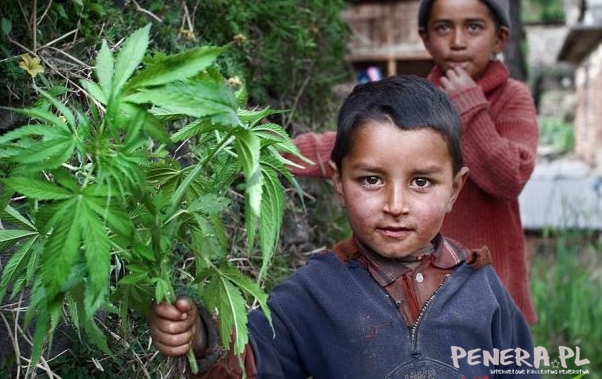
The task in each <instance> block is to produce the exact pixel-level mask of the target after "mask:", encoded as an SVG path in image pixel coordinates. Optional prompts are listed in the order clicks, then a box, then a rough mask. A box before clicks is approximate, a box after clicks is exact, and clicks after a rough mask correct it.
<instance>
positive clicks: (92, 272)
mask: <svg viewBox="0 0 602 379" xmlns="http://www.w3.org/2000/svg"><path fill="white" fill-rule="evenodd" d="M85 204H86V202H83V203H82V212H81V223H82V224H83V229H82V235H83V246H84V255H85V257H86V266H87V268H88V279H89V280H88V281H87V285H86V296H85V299H84V303H85V312H86V317H88V318H90V317H92V316H93V315H94V313H95V312H96V310H97V309H98V308H99V307H100V306H101V305H102V304H103V302H104V301H105V296H106V295H107V292H108V289H109V275H110V272H111V241H110V240H109V238H108V237H107V232H106V228H105V226H104V225H103V224H102V223H101V222H100V221H99V219H98V217H97V216H96V215H95V214H94V213H92V210H90V209H89V208H88V207H87V206H85Z"/></svg>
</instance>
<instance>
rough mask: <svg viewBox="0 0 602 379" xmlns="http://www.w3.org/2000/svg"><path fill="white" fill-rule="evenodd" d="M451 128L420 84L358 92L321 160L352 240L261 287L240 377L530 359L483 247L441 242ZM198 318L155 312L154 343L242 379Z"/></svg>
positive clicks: (194, 313) (452, 188) (427, 374)
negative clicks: (263, 305)
mask: <svg viewBox="0 0 602 379" xmlns="http://www.w3.org/2000/svg"><path fill="white" fill-rule="evenodd" d="M460 134H461V130H460V120H459V117H458V114H457V112H456V109H455V108H454V105H453V103H451V101H450V100H449V99H448V97H447V96H446V95H445V93H444V92H443V91H441V90H439V89H437V88H436V87H435V86H434V85H433V84H431V83H430V82H428V81H427V80H426V79H421V78H418V77H414V76H399V77H391V78H388V79H384V80H382V81H378V82H371V83H366V84H362V85H358V86H356V87H355V89H354V90H353V92H352V93H351V94H350V95H349V96H348V97H347V98H346V100H345V102H344V103H343V105H342V107H341V109H340V112H339V116H338V127H337V135H336V141H335V144H334V149H333V150H332V160H331V163H330V165H331V169H332V171H333V173H334V175H333V180H334V183H335V185H336V190H337V194H338V198H339V201H340V204H341V206H342V207H343V208H344V209H345V210H346V213H347V218H348V221H349V223H350V226H351V229H352V231H353V236H352V237H351V239H349V240H347V241H343V242H341V243H339V244H337V245H336V246H335V247H334V249H333V250H332V251H324V252H322V253H318V254H317V255H315V256H313V257H312V258H310V259H309V261H308V263H307V265H306V266H304V267H302V268H300V269H298V270H297V271H296V272H295V273H293V274H292V275H291V276H290V277H289V278H288V279H287V280H285V281H284V282H283V283H281V284H280V285H278V286H277V287H276V288H274V290H272V291H271V292H270V296H269V300H268V306H269V308H270V311H271V314H272V321H273V329H272V327H270V325H269V323H268V321H267V320H266V318H265V316H264V314H263V313H262V312H261V311H260V310H253V311H251V313H250V314H249V320H248V327H249V339H250V343H249V345H248V346H247V348H246V349H245V353H244V356H243V357H242V362H244V367H245V370H246V374H247V377H248V378H270V379H275V378H280V379H305V378H309V377H311V378H313V379H339V378H346V379H366V378H389V379H394V378H432V379H462V378H467V379H472V378H493V377H494V376H495V377H496V378H510V377H513V376H514V374H513V372H514V371H513V370H516V369H518V368H522V369H524V368H529V366H531V365H532V364H533V363H532V362H533V361H532V359H531V358H530V357H532V356H533V346H532V342H531V337H530V334H529V328H528V325H527V323H526V321H525V320H524V319H523V317H522V315H521V313H520V311H519V310H518V308H516V306H515V304H514V303H513V301H512V299H511V298H510V296H509V295H508V293H507V292H506V290H505V289H504V287H503V285H502V284H501V282H500V281H499V278H498V277H497V275H496V274H495V271H494V270H493V268H492V267H491V266H488V265H487V257H488V256H487V254H486V252H485V251H469V250H467V249H465V248H463V247H462V246H461V245H460V244H459V243H457V242H455V241H453V240H451V239H448V238H446V237H444V236H443V235H441V234H440V227H441V225H442V223H443V218H444V216H445V215H446V214H447V213H448V212H450V211H451V209H452V206H453V204H454V202H455V201H456V199H457V198H458V195H459V194H460V189H461V188H462V186H463V184H464V182H465V180H466V178H467V176H468V169H467V168H466V167H464V165H463V158H462V149H461V143H460ZM201 313H204V314H205V316H204V317H200V316H199V312H198V310H197V308H196V306H195V305H194V304H193V303H192V302H191V300H190V299H186V298H183V299H179V300H178V301H177V302H176V303H175V304H174V305H171V304H165V303H163V304H158V305H154V306H153V308H152V312H151V317H150V321H149V323H150V330H151V335H152V337H153V342H154V344H155V345H156V346H157V348H158V349H159V350H160V351H161V353H163V354H165V355H169V356H178V355H182V354H185V353H186V352H187V351H188V349H189V348H190V347H191V346H192V347H193V349H194V351H195V352H196V355H197V357H198V358H199V359H200V360H201V361H200V366H201V367H203V368H204V370H203V372H201V373H200V374H199V376H198V377H200V378H213V379H217V378H240V377H241V375H242V372H241V368H240V367H239V361H238V360H237V359H236V357H234V356H233V355H232V353H229V354H228V355H226V356H225V357H224V356H221V355H220V354H219V351H220V349H219V346H216V345H215V340H216V338H215V334H216V332H215V325H214V323H213V322H212V321H211V318H210V317H207V315H206V311H203V312H201ZM208 336H213V337H211V338H208ZM208 340H213V341H212V342H211V343H209V342H208ZM476 349H478V350H476ZM207 352H208V353H209V356H207ZM216 352H217V353H216ZM475 352H479V353H476V354H475ZM485 352H486V353H487V354H489V355H490V356H491V357H497V359H495V358H494V359H493V361H491V360H485V358H484V357H485V354H486V353H485ZM502 352H505V353H503V354H506V355H505V357H506V358H504V359H500V354H502ZM508 352H511V354H507V353H508ZM469 353H470V355H469ZM489 355H488V356H489ZM469 356H470V358H469ZM494 361H495V362H494ZM492 370H498V371H496V372H497V373H503V374H496V375H493V372H494V371H492ZM528 372H529V371H527V370H524V371H523V373H524V375H521V378H529V377H537V375H533V374H528Z"/></svg>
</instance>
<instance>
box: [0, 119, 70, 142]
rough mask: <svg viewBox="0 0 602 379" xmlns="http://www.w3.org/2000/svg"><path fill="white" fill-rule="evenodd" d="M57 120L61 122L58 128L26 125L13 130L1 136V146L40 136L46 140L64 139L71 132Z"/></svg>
mask: <svg viewBox="0 0 602 379" xmlns="http://www.w3.org/2000/svg"><path fill="white" fill-rule="evenodd" d="M57 120H58V122H59V124H58V126H59V127H58V128H57V127H54V126H56V125H54V126H49V125H26V126H21V127H20V128H17V129H14V130H11V131H10V132H8V133H5V134H4V135H1V136H0V145H4V144H7V143H9V142H11V141H14V140H19V139H22V138H24V137H37V136H40V137H44V138H64V137H65V136H66V135H70V132H69V131H68V130H67V129H66V128H65V124H63V123H62V122H61V121H60V120H59V119H58V118H57Z"/></svg>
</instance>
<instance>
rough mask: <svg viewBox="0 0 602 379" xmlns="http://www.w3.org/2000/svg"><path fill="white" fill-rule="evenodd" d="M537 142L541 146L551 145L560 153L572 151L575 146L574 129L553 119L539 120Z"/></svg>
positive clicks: (568, 124) (570, 125)
mask: <svg viewBox="0 0 602 379" xmlns="http://www.w3.org/2000/svg"><path fill="white" fill-rule="evenodd" d="M539 132H540V137H539V141H540V144H542V145H553V146H554V147H556V148H557V149H558V150H559V151H560V152H562V153H566V152H569V151H572V150H573V148H574V146H575V128H574V127H573V125H572V124H570V123H567V122H563V121H561V120H558V119H554V118H542V119H540V120H539Z"/></svg>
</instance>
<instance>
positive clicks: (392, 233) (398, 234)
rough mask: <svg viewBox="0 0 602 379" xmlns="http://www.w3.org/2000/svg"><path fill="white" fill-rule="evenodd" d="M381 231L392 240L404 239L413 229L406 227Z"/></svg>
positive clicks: (388, 228) (385, 228) (383, 228)
mask: <svg viewBox="0 0 602 379" xmlns="http://www.w3.org/2000/svg"><path fill="white" fill-rule="evenodd" d="M379 230H380V232H381V233H382V234H383V235H385V236H387V237H390V238H402V237H405V236H407V235H408V233H410V232H411V231H412V229H411V228H406V227H382V228H379Z"/></svg>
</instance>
